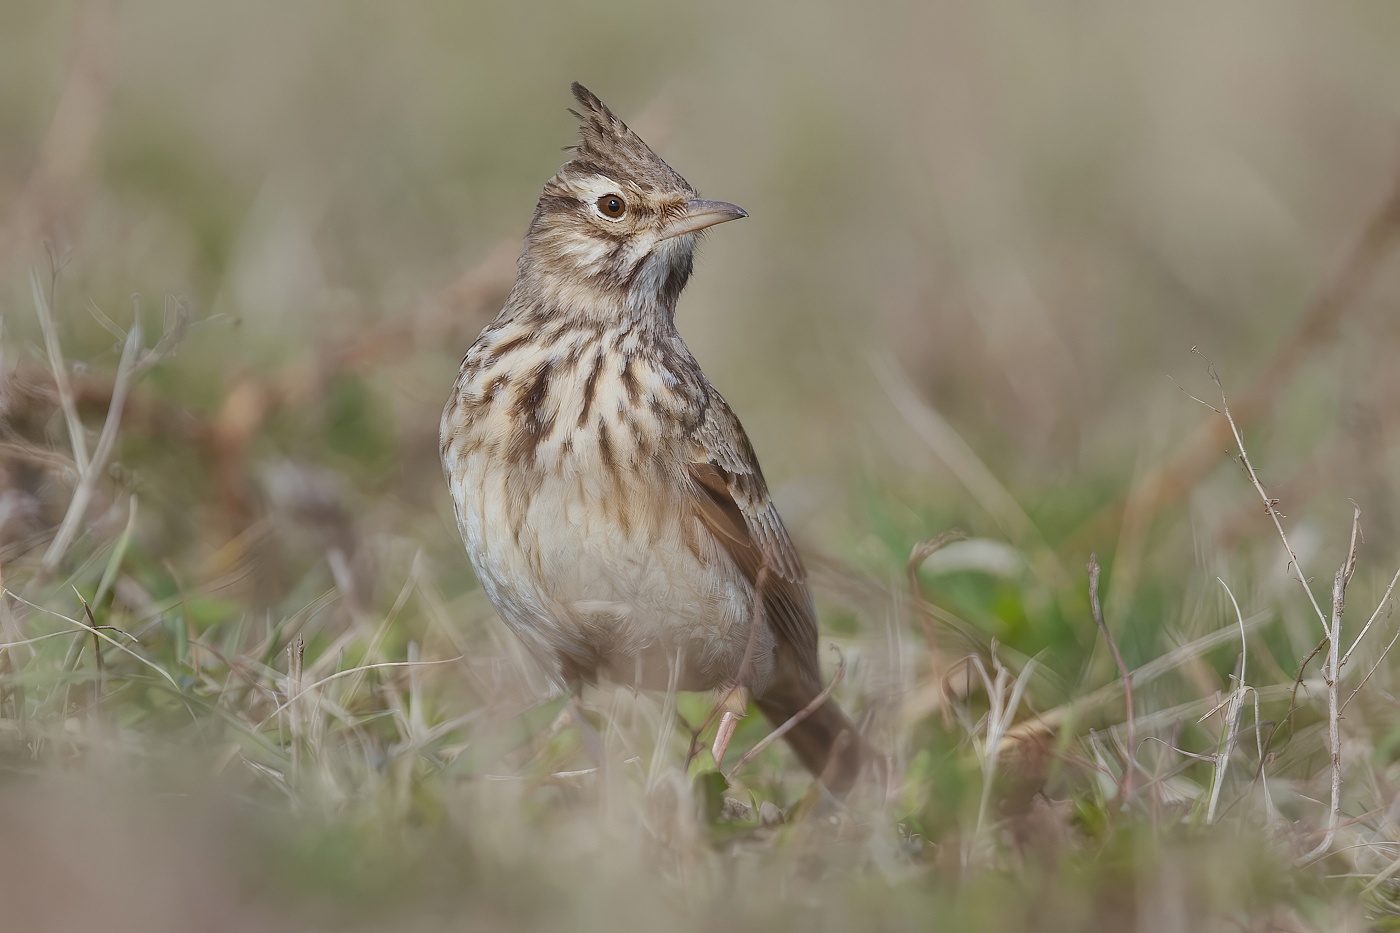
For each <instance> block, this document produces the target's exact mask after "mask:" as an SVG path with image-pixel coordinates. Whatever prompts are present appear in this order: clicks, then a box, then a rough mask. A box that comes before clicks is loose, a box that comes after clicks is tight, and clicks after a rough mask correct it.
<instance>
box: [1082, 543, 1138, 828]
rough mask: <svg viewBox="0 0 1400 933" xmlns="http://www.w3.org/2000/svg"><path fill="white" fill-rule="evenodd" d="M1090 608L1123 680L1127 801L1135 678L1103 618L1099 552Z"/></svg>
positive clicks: (1121, 789)
mask: <svg viewBox="0 0 1400 933" xmlns="http://www.w3.org/2000/svg"><path fill="white" fill-rule="evenodd" d="M1088 570H1089V608H1090V610H1091V611H1092V612H1093V615H1094V623H1095V624H1096V625H1098V627H1099V631H1100V632H1102V633H1103V640H1104V641H1105V642H1106V643H1107V644H1108V650H1109V651H1110V652H1112V653H1113V662H1114V663H1115V664H1117V665H1118V677H1119V679H1120V680H1121V681H1122V682H1123V706H1124V708H1125V710H1126V712H1127V716H1128V723H1127V726H1128V753H1127V760H1126V761H1124V763H1123V778H1122V780H1121V782H1120V783H1119V785H1118V794H1119V799H1120V800H1123V801H1126V800H1127V799H1128V798H1129V797H1130V796H1132V793H1133V768H1134V767H1135V765H1136V761H1137V726H1136V725H1135V723H1134V716H1133V678H1132V675H1131V674H1130V673H1129V672H1128V665H1127V664H1125V663H1123V655H1122V654H1121V653H1120V652H1119V651H1118V643H1117V642H1115V641H1114V640H1113V633H1112V632H1110V631H1109V630H1108V623H1107V622H1105V621H1104V618H1103V607H1102V606H1100V604H1099V558H1098V555H1097V554H1090V555H1089V564H1088Z"/></svg>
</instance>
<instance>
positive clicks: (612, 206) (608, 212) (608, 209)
mask: <svg viewBox="0 0 1400 933" xmlns="http://www.w3.org/2000/svg"><path fill="white" fill-rule="evenodd" d="M598 210H600V211H602V212H603V216H605V217H613V218H617V217H621V216H622V215H623V214H624V213H625V212H626V211H627V202H626V201H624V200H622V198H621V197H620V196H619V195H616V194H605V195H603V196H602V197H601V198H599V199H598Z"/></svg>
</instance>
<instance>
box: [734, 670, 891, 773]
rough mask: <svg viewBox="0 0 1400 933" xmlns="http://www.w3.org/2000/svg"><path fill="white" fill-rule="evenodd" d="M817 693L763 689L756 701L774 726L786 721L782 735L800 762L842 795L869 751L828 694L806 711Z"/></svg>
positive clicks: (869, 756) (868, 760)
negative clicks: (786, 728)
mask: <svg viewBox="0 0 1400 933" xmlns="http://www.w3.org/2000/svg"><path fill="white" fill-rule="evenodd" d="M817 695H818V694H816V693H815V692H813V691H804V690H797V689H776V690H772V689H770V690H768V691H765V692H764V694H763V695H762V696H760V697H759V698H758V700H757V703H758V708H759V711H760V712H762V713H763V715H764V716H765V717H766V718H767V719H768V721H769V722H771V723H772V724H773V726H774V728H782V727H783V726H784V725H785V724H787V723H788V722H789V720H796V721H795V722H792V724H791V725H790V726H788V730H787V732H785V733H783V738H784V739H785V740H786V741H787V743H788V744H789V745H791V746H792V750H793V751H794V752H795V753H796V754H797V758H798V760H799V761H801V762H802V764H803V765H804V766H805V767H806V768H807V770H808V771H811V772H812V773H813V774H814V775H816V776H817V779H818V780H820V781H821V782H822V784H823V785H825V786H826V788H827V790H829V791H831V792H832V793H833V794H836V795H837V796H838V797H839V796H843V795H845V794H846V793H847V792H848V791H849V790H850V789H851V786H852V785H853V784H854V783H855V782H856V780H857V779H858V778H859V777H860V775H861V772H862V771H864V770H865V768H866V766H867V765H868V764H870V763H871V762H872V761H873V760H874V753H873V750H872V749H871V748H870V746H869V745H868V744H866V741H865V740H864V739H863V738H861V736H860V733H859V732H858V731H857V730H856V726H855V723H853V722H851V720H850V718H849V717H848V716H847V715H846V714H845V713H844V712H842V710H841V707H840V706H839V705H838V704H837V703H836V701H835V700H833V699H832V698H831V697H827V698H826V699H825V700H823V701H822V702H821V703H820V704H819V705H817V706H816V707H815V708H813V709H811V710H808V709H807V707H808V706H810V705H811V703H812V701H813V700H815V699H816V697H817Z"/></svg>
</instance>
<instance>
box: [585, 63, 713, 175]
mask: <svg viewBox="0 0 1400 933" xmlns="http://www.w3.org/2000/svg"><path fill="white" fill-rule="evenodd" d="M572 90H573V92H574V99H575V100H577V101H578V103H579V109H578V110H573V109H570V110H569V112H570V113H572V114H573V115H574V116H575V117H578V121H579V142H578V145H576V146H573V147H571V148H572V149H573V153H574V157H573V159H571V160H570V161H569V164H568V165H566V166H565V169H566V170H567V169H575V170H577V171H581V172H589V173H594V174H600V175H606V176H608V177H609V178H613V179H616V180H618V181H630V182H632V183H633V184H635V185H636V186H637V187H639V188H641V189H643V190H663V189H671V190H680V191H683V192H692V193H693V189H692V188H691V187H690V183H689V182H687V181H686V180H685V179H684V178H682V177H681V176H680V175H679V174H678V173H677V172H676V170H675V169H673V168H671V166H669V165H667V164H666V162H665V160H663V159H662V158H661V156H659V155H657V154H656V153H655V152H653V151H652V149H651V147H650V146H648V145H647V144H646V143H645V142H643V141H642V138H641V137H640V136H638V135H637V134H636V133H634V132H632V130H631V128H630V127H628V126H627V124H626V123H623V122H622V120H620V119H619V118H618V117H617V115H616V114H614V113H613V112H612V111H611V110H609V109H608V106H607V104H604V103H603V102H602V101H601V100H599V99H598V96H597V95H596V94H594V93H593V92H592V91H590V90H589V89H588V88H586V87H584V86H583V85H582V84H579V83H578V82H577V81H575V82H574V83H573V86H572Z"/></svg>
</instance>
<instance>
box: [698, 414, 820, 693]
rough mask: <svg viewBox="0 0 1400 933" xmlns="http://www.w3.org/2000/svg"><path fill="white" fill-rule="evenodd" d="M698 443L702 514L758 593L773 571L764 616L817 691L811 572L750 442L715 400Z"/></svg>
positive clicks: (765, 592)
mask: <svg viewBox="0 0 1400 933" xmlns="http://www.w3.org/2000/svg"><path fill="white" fill-rule="evenodd" d="M696 440H697V441H698V444H699V446H698V450H697V453H696V459H695V460H694V461H693V462H691V464H690V478H691V480H692V481H693V484H694V493H695V503H696V513H697V514H698V515H699V517H700V520H701V521H702V522H703V523H704V525H705V527H706V528H707V529H708V530H709V531H710V533H711V534H713V535H714V536H715V538H716V540H718V541H719V543H720V544H721V545H722V546H723V547H724V549H725V550H726V551H727V552H728V553H729V556H730V557H731V558H733V560H734V563H735V564H736V565H737V566H738V567H739V570H740V571H741V572H742V573H743V574H744V576H745V577H747V578H748V580H749V582H750V583H751V584H754V585H755V586H757V582H758V575H759V571H760V569H761V568H763V567H764V566H767V568H768V575H767V578H766V579H765V580H764V584H763V587H762V590H763V594H762V595H763V611H764V615H765V616H766V617H767V619H768V624H769V626H770V627H771V628H772V630H773V633H774V635H776V636H777V638H778V640H779V642H780V645H781V646H782V647H785V648H786V649H787V650H788V651H789V652H790V653H791V660H792V661H794V662H795V663H796V667H797V670H798V671H799V672H800V674H801V676H802V678H803V679H804V680H808V679H809V680H810V683H811V684H815V685H819V683H820V678H821V671H820V665H819V663H818V660H817V617H816V612H815V611H814V610H813V608H812V595H811V593H809V592H808V590H807V572H806V571H805V570H804V569H803V567H802V560H801V558H799V557H798V555H797V549H796V548H795V547H793V544H792V539H791V538H790V537H788V533H787V529H786V528H785V527H783V520H782V519H781V518H780V517H779V516H778V510H777V509H776V508H775V507H774V506H773V500H772V499H771V498H769V496H768V486H767V484H766V483H764V481H763V472H762V471H761V470H760V469H759V467H758V458H757V457H756V456H755V455H754V452H753V447H752V446H751V445H750V444H749V439H748V436H747V435H746V434H745V433H744V429H743V427H742V426H741V425H740V424H739V419H738V418H736V417H735V416H734V413H733V412H732V411H730V410H729V406H728V405H727V404H726V403H725V401H724V399H722V398H720V397H719V396H718V395H717V394H716V395H715V396H714V397H713V398H712V400H711V404H710V406H709V411H708V412H707V413H706V418H705V422H704V423H703V424H702V425H701V427H700V430H699V431H698V432H697V436H696Z"/></svg>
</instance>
